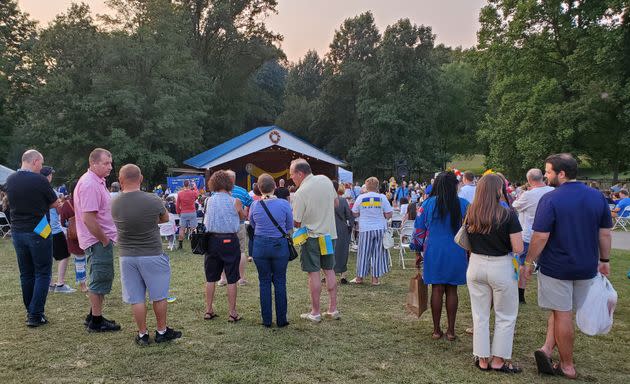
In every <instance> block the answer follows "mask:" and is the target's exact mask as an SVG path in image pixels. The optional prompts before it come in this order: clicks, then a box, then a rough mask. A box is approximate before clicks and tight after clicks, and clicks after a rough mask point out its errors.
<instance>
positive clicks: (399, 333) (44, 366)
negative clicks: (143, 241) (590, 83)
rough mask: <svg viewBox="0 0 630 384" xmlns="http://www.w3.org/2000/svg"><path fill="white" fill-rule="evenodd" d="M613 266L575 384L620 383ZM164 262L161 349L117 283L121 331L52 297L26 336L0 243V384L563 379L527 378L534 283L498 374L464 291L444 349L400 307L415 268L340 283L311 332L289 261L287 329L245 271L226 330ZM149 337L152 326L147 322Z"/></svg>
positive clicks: (624, 293)
mask: <svg viewBox="0 0 630 384" xmlns="http://www.w3.org/2000/svg"><path fill="white" fill-rule="evenodd" d="M612 258H613V262H612V270H613V276H612V282H613V284H614V285H615V287H616V289H617V291H618V292H619V296H620V298H619V303H618V305H617V311H616V314H615V325H614V327H613V330H612V332H611V333H610V334H609V335H606V336H600V337H587V336H585V335H583V334H581V333H579V332H578V333H577V337H576V348H575V360H576V364H577V369H578V375H579V379H580V380H579V381H583V382H607V383H622V382H626V383H627V382H630V360H629V359H628V356H630V299H629V298H628V294H629V293H630V280H628V279H627V278H626V272H627V271H628V269H630V253H622V252H614V253H613V255H612ZM171 262H172V269H173V278H172V284H171V285H172V290H173V293H174V294H175V295H176V296H177V301H176V302H175V303H173V304H171V305H170V307H169V315H170V321H169V323H170V325H172V326H173V327H175V328H177V329H180V330H182V331H183V332H184V336H183V338H182V339H180V340H178V341H176V342H173V343H172V344H170V345H155V344H152V345H151V346H149V347H146V348H140V347H138V346H136V345H135V344H134V343H133V337H134V332H135V331H136V329H135V325H134V324H133V322H132V319H131V313H130V309H129V307H128V306H127V305H125V304H124V303H122V302H121V297H120V281H119V280H118V275H117V276H116V280H115V282H114V289H113V294H111V295H109V296H108V299H107V301H106V307H105V308H106V312H105V314H106V316H108V317H110V318H113V319H115V320H117V321H118V322H119V323H121V324H122V327H123V329H122V331H121V332H118V333H114V334H88V333H87V332H86V331H85V329H84V327H83V317H84V316H85V314H86V312H87V308H88V304H87V299H86V298H85V296H84V295H83V294H80V293H74V294H66V295H64V294H59V293H58V294H51V295H50V296H49V299H48V303H47V307H46V308H47V311H46V312H47V315H48V318H49V320H50V324H49V325H47V326H43V327H40V328H35V329H28V328H26V327H25V325H24V308H23V305H22V302H21V293H20V288H19V274H18V268H17V265H16V261H15V253H14V251H13V248H12V246H11V245H10V243H9V241H7V240H0V276H1V281H2V285H1V286H0V287H1V288H0V297H1V304H0V306H1V307H0V308H1V309H0V323H1V324H2V336H0V361H2V369H0V383H18V382H19V383H74V382H90V383H126V382H130V383H144V382H146V383H149V382H182V383H184V382H186V383H189V382H192V383H206V382H207V383H253V382H256V383H315V382H326V383H327V382H334V383H355V382H356V383H359V382H363V383H365V382H371V383H484V384H486V383H488V382H501V383H531V382H543V383H546V382H548V383H555V382H561V379H558V378H554V377H542V376H539V375H538V374H537V373H536V367H535V363H534V359H533V356H532V353H533V351H534V350H535V349H536V348H537V347H539V346H540V345H541V344H542V343H543V340H544V333H545V326H546V313H545V312H543V311H541V310H540V309H539V308H538V307H537V306H536V305H535V303H536V299H535V295H536V291H535V288H533V287H535V284H531V286H532V289H530V290H529V291H528V293H527V299H528V301H529V303H530V304H527V305H524V306H521V310H520V313H519V318H518V323H517V333H516V339H515V343H514V360H515V361H516V362H517V363H518V364H520V365H521V366H522V367H523V369H524V372H523V373H522V374H520V375H513V376H507V375H505V374H500V373H487V372H481V371H479V370H477V369H476V368H474V367H473V365H472V337H471V336H468V335H466V334H465V333H464V329H465V328H466V327H469V326H470V325H471V315H470V303H469V298H468V292H467V290H466V287H460V290H459V293H460V304H459V312H458V318H457V335H458V340H457V341H454V342H448V341H446V340H445V339H443V340H438V341H434V340H431V337H430V335H431V329H432V326H431V319H430V313H425V314H424V315H423V316H422V317H421V318H420V319H417V318H415V317H413V316H411V315H409V314H407V313H406V312H405V310H404V309H403V303H404V302H405V297H406V293H407V289H408V281H409V278H411V277H412V276H413V274H414V271H413V270H404V271H403V270H402V269H401V268H400V267H397V266H396V265H395V266H394V269H393V271H392V272H391V273H390V274H389V275H387V276H386V277H385V278H384V280H383V285H381V286H379V287H371V286H341V287H340V290H339V298H340V310H341V312H342V315H343V318H342V319H341V320H339V321H333V320H329V321H324V322H322V323H321V324H310V323H305V322H303V321H300V319H299V314H300V313H301V312H304V311H306V310H307V309H308V308H309V304H308V294H307V289H306V278H305V274H304V273H302V272H301V271H300V270H299V264H298V263H297V262H291V263H290V267H289V281H288V292H289V321H290V322H291V325H290V326H289V327H287V328H284V329H278V328H275V327H274V328H271V329H266V328H264V327H262V325H260V320H259V316H260V315H259V306H258V287H257V280H256V277H255V276H256V272H255V267H254V265H253V264H249V265H248V271H247V273H248V275H247V277H248V279H249V281H250V285H249V286H246V287H244V288H240V289H239V298H238V308H239V311H240V313H241V314H242V315H243V316H244V320H243V321H241V322H240V323H237V324H228V322H227V314H226V306H227V304H226V296H225V295H226V292H225V289H224V288H219V290H218V294H217V296H218V297H217V304H216V309H217V312H218V313H219V314H220V317H218V318H217V319H215V320H213V321H204V320H202V315H203V309H204V304H203V303H204V297H203V283H204V276H203V267H202V265H203V262H202V258H201V257H200V256H196V255H193V254H191V253H189V252H185V251H180V252H172V253H171ZM353 262H354V259H352V260H351V261H350V264H349V265H350V266H351V267H350V269H351V271H352V270H354V268H353V267H352V265H353ZM69 272H71V271H70V268H69ZM117 273H118V272H117ZM69 275H70V276H71V277H73V274H72V273H69ZM445 321H446V320H445V319H443V322H445ZM149 329H150V330H151V332H153V330H154V329H155V320H154V319H152V318H151V316H149Z"/></svg>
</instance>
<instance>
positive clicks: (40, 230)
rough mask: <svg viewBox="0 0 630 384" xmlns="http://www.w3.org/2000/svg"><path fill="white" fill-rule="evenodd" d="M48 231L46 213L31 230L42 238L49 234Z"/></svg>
mask: <svg viewBox="0 0 630 384" xmlns="http://www.w3.org/2000/svg"><path fill="white" fill-rule="evenodd" d="M50 231H51V229H50V224H48V218H46V215H44V217H42V219H41V220H40V221H39V224H37V226H36V227H35V229H33V232H35V233H37V234H38V235H40V236H41V237H43V238H44V239H47V238H48V236H50Z"/></svg>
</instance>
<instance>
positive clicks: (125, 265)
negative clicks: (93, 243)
mask: <svg viewBox="0 0 630 384" xmlns="http://www.w3.org/2000/svg"><path fill="white" fill-rule="evenodd" d="M118 180H119V181H120V185H121V187H122V193H121V194H120V195H119V196H118V197H116V199H114V200H113V201H112V217H113V218H114V224H116V230H117V231H118V246H119V248H120V280H121V282H122V296H123V301H124V302H126V303H128V304H131V310H132V312H133V317H134V319H135V321H136V324H137V325H138V335H136V339H135V340H136V343H137V344H138V345H148V344H149V332H148V330H147V322H146V315H147V309H146V305H145V300H146V293H147V290H148V291H149V300H151V301H152V302H153V312H155V317H156V321H157V330H156V331H155V342H156V343H161V342H165V341H170V340H173V339H178V338H180V337H181V336H182V333H181V332H179V331H175V330H174V329H173V328H169V327H167V326H166V309H167V305H168V304H167V301H166V299H167V297H168V290H169V284H170V279H171V266H170V263H169V258H168V256H167V255H165V254H164V253H163V252H162V239H161V238H160V229H159V227H158V223H166V222H168V212H167V211H166V208H165V206H164V204H163V203H162V201H161V200H160V198H159V197H157V196H156V195H154V194H152V193H146V192H143V191H141V190H140V185H141V184H142V173H141V172H140V168H138V166H136V165H134V164H127V165H124V166H123V167H122V168H121V169H120V172H119V174H118Z"/></svg>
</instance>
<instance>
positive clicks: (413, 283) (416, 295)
mask: <svg viewBox="0 0 630 384" xmlns="http://www.w3.org/2000/svg"><path fill="white" fill-rule="evenodd" d="M428 295H429V290H428V288H427V285H426V284H425V283H424V279H423V278H422V272H420V271H419V272H418V273H417V274H416V275H415V276H414V277H412V278H411V280H409V293H408V294H407V309H408V310H409V311H410V312H412V313H414V314H415V315H416V316H418V317H420V316H422V314H423V313H424V311H426V310H427V307H428V304H429V296H428Z"/></svg>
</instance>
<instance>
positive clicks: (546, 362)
mask: <svg viewBox="0 0 630 384" xmlns="http://www.w3.org/2000/svg"><path fill="white" fill-rule="evenodd" d="M534 358H535V359H536V367H538V373H544V374H546V375H555V373H554V371H553V360H551V357H549V356H547V354H546V353H545V352H543V351H542V350H540V349H539V350H537V351H536V352H534Z"/></svg>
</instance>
